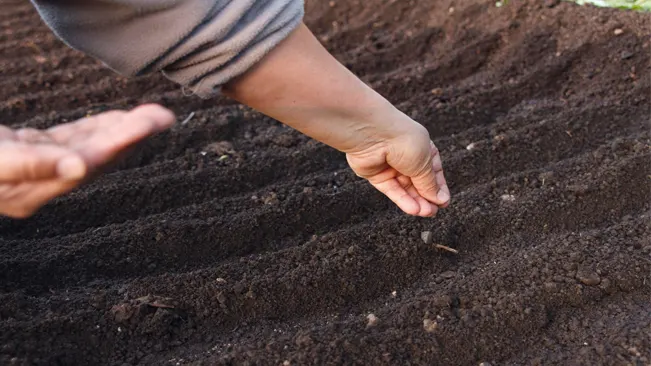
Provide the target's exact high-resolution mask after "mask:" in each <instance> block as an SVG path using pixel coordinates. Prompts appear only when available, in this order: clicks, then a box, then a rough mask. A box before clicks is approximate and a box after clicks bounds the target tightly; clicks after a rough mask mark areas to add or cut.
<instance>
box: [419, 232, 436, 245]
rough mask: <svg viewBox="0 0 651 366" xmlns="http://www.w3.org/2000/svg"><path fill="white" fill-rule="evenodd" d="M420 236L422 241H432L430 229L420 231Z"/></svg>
mask: <svg viewBox="0 0 651 366" xmlns="http://www.w3.org/2000/svg"><path fill="white" fill-rule="evenodd" d="M420 238H421V239H423V242H424V243H425V244H432V242H433V241H434V239H433V238H434V234H432V232H431V231H423V232H422V233H420Z"/></svg>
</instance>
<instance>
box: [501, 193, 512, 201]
mask: <svg viewBox="0 0 651 366" xmlns="http://www.w3.org/2000/svg"><path fill="white" fill-rule="evenodd" d="M500 198H501V199H502V201H506V202H514V201H515V196H514V195H512V194H503V195H502V196H501V197H500Z"/></svg>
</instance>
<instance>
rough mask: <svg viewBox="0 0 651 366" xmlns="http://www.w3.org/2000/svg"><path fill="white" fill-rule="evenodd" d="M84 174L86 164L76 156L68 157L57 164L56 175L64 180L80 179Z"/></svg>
mask: <svg viewBox="0 0 651 366" xmlns="http://www.w3.org/2000/svg"><path fill="white" fill-rule="evenodd" d="M85 174H86V164H85V163H84V161H83V160H81V158H80V157H78V156H68V157H65V158H63V160H61V161H59V163H58V164H57V175H58V176H59V177H61V178H64V179H70V180H74V179H80V178H83V177H84V175H85Z"/></svg>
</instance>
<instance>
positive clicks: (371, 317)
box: [366, 314, 380, 328]
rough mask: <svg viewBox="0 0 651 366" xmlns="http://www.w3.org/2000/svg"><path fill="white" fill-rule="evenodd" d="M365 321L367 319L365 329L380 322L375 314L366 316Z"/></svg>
mask: <svg viewBox="0 0 651 366" xmlns="http://www.w3.org/2000/svg"><path fill="white" fill-rule="evenodd" d="M366 319H368V323H366V327H367V328H370V327H374V326H376V325H377V324H378V323H379V322H380V319H379V318H378V317H377V316H375V314H368V315H367V316H366Z"/></svg>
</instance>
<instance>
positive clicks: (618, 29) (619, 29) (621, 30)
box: [613, 28, 624, 36]
mask: <svg viewBox="0 0 651 366" xmlns="http://www.w3.org/2000/svg"><path fill="white" fill-rule="evenodd" d="M622 33H624V30H623V29H621V28H617V29H615V30H614V31H613V34H614V35H616V36H618V35H620V34H622Z"/></svg>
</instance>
